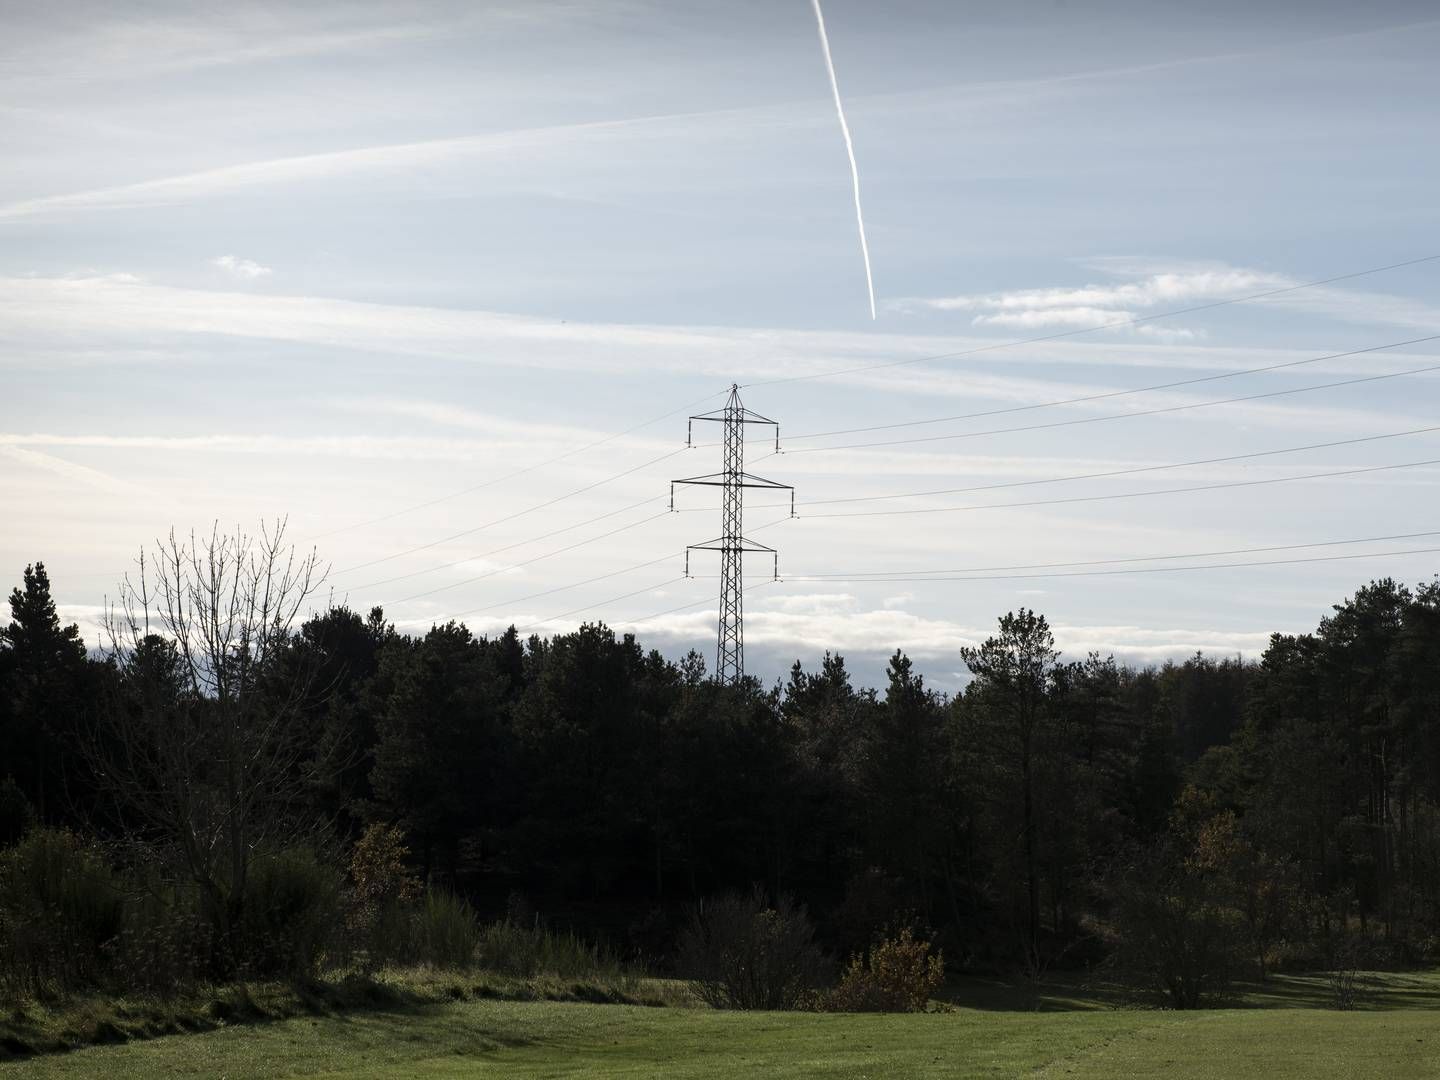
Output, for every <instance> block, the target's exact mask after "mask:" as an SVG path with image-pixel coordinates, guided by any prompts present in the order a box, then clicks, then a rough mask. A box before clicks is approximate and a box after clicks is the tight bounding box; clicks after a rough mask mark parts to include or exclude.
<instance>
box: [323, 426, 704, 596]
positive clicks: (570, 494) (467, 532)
mask: <svg viewBox="0 0 1440 1080" xmlns="http://www.w3.org/2000/svg"><path fill="white" fill-rule="evenodd" d="M684 452H685V447H683V446H682V447H680V448H679V449H678V450H671V451H670V452H669V453H666V454H661V455H660V456H659V457H656V458H651V459H650V460H649V461H643V462H641V463H640V464H639V465H635V466H632V467H631V468H629V469H626V470H624V471H623V472H618V473H615V474H614V475H613V476H607V477H605V478H604V479H602V480H596V481H595V482H594V483H591V484H586V485H585V486H584V487H579V488H576V489H575V490H574V491H567V492H566V493H565V494H564V495H557V496H555V497H554V498H553V499H546V500H545V501H544V502H540V503H536V504H535V505H534V506H528V507H526V508H525V509H524V510H517V511H516V512H515V513H513V514H506V515H505V516H504V517H501V518H496V519H495V520H494V521H487V522H486V523H485V524H484V525H477V526H475V527H474V528H473V529H462V530H461V531H460V532H457V533H451V534H450V535H449V536H442V537H441V538H440V539H438V540H431V541H430V542H429V543H425V544H418V545H416V546H415V547H412V548H407V549H406V550H404V551H397V552H394V553H393V554H390V555H383V556H381V557H380V558H378V559H371V560H370V561H369V562H363V563H356V564H355V565H354V566H347V567H346V568H345V569H343V570H337V571H336V573H337V574H348V573H351V572H352V571H355V570H363V569H364V568H365V567H367V566H376V565H378V564H379V563H385V562H390V561H391V560H393V559H401V558H404V557H405V556H406V555H414V554H416V553H417V552H420V551H428V550H429V549H430V548H433V547H439V546H440V545H441V544H446V543H449V542H450V541H452V540H459V539H460V538H462V537H465V536H473V535H475V534H476V533H478V532H484V531H485V530H486V529H491V528H494V527H495V526H496V525H503V524H504V523H505V522H507V521H514V520H515V519H516V518H520V517H524V516H525V515H527V514H533V513H535V511H537V510H544V509H545V508H546V507H550V506H554V505H555V504H556V503H561V502H564V501H565V500H566V499H573V498H574V497H575V496H576V495H583V494H585V493H586V492H587V491H594V490H595V489H596V488H598V487H603V486H604V485H606V484H610V483H614V482H615V481H616V480H620V479H622V478H624V477H626V476H630V475H631V474H633V473H637V472H639V471H640V470H641V469H648V468H649V467H650V466H652V465H658V464H659V463H660V462H662V461H668V460H669V459H670V458H672V457H675V456H676V455H677V454H683V453H684Z"/></svg>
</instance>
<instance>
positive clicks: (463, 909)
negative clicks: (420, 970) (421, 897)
mask: <svg viewBox="0 0 1440 1080" xmlns="http://www.w3.org/2000/svg"><path fill="white" fill-rule="evenodd" d="M414 942H415V951H416V959H418V960H419V961H420V962H421V963H426V964H431V965H433V966H435V967H439V968H455V969H464V968H468V967H471V966H472V965H473V964H474V963H475V948H476V946H477V945H478V944H479V942H480V928H479V926H478V925H477V923H476V921H475V912H474V911H473V910H472V909H471V907H470V905H469V904H467V903H466V902H465V901H464V900H462V899H460V898H459V897H458V896H455V895H454V894H453V893H448V892H440V891H437V890H431V891H430V892H427V893H426V894H425V901H424V903H423V904H421V905H420V909H419V910H418V911H417V912H416V913H415V918H414Z"/></svg>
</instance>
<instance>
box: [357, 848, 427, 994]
mask: <svg viewBox="0 0 1440 1080" xmlns="http://www.w3.org/2000/svg"><path fill="white" fill-rule="evenodd" d="M409 857H410V849H409V848H407V847H406V846H405V834H404V832H403V831H402V830H401V829H400V828H399V827H398V826H396V825H382V824H379V823H376V824H373V825H367V826H366V827H365V831H364V832H363V833H362V834H361V836H360V839H359V840H357V841H356V842H355V847H354V849H353V850H352V851H351V853H350V867H349V869H350V889H351V894H350V905H349V910H348V911H347V912H346V923H347V925H348V927H349V929H350V932H351V934H352V936H353V939H354V943H355V945H356V946H357V947H358V949H359V950H360V957H359V959H360V962H361V966H362V967H364V968H367V969H374V968H376V967H378V966H379V965H380V964H382V963H384V962H385V961H406V960H411V959H413V958H414V952H415V945H414V941H413V940H412V937H413V935H412V931H413V929H414V927H413V926H412V922H413V918H412V912H411V911H410V908H409V905H410V902H411V901H412V900H414V898H415V897H416V896H417V895H419V893H420V882H419V881H418V880H417V879H416V877H415V875H414V874H413V873H412V872H411V871H410V867H409V864H408V859H409Z"/></svg>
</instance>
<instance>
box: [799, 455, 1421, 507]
mask: <svg viewBox="0 0 1440 1080" xmlns="http://www.w3.org/2000/svg"><path fill="white" fill-rule="evenodd" d="M1422 465H1440V458H1430V459H1428V460H1425V461H1406V462H1402V463H1400V464H1398V465H1370V466H1366V467H1365V468H1361V469H1337V470H1334V471H1332V472H1321V473H1304V474H1302V475H1300V476H1273V477H1268V478H1266V479H1264V480H1231V481H1227V482H1225V483H1221V484H1197V485H1195V486H1193V487H1178V488H1159V489H1157V490H1155V491H1123V492H1117V493H1115V494H1111V495H1077V496H1073V497H1071V498H1065V499H1032V500H1028V501H1026V502H1008V503H978V504H974V505H970V506H930V507H920V508H917V509H911V510H860V511H857V512H856V513H853V514H811V515H810V516H809V517H808V518H806V519H803V520H809V521H815V520H817V519H820V518H856V517H888V516H894V515H897V514H951V513H957V512H961V511H968V510H1005V509H1010V508H1014V507H1021V506H1060V505H1064V504H1066V503H1085V502H1107V501H1110V500H1113V499H1144V498H1149V497H1151V496H1153V495H1181V494H1186V493H1189V492H1196V491H1220V490H1222V489H1226V488H1242V487H1261V486H1263V485H1266V484H1287V483H1290V482H1291V481H1292V480H1327V479H1331V478H1333V477H1337V476H1358V475H1360V474H1362V473H1376V472H1389V471H1393V470H1396V469H1414V468H1418V467H1420V466H1422Z"/></svg>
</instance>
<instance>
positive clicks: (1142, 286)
mask: <svg viewBox="0 0 1440 1080" xmlns="http://www.w3.org/2000/svg"><path fill="white" fill-rule="evenodd" d="M1293 284H1295V283H1294V282H1293V281H1292V280H1291V279H1289V278H1286V277H1283V276H1281V275H1279V274H1270V273H1264V272H1261V271H1256V270H1244V269H1231V268H1224V269H1204V270H1184V271H1170V272H1162V273H1152V274H1148V275H1146V276H1145V277H1143V278H1142V279H1141V280H1139V281H1130V282H1120V283H1117V284H1109V285H1103V284H1101V285H1083V286H1080V287H1078V288H1073V287H1071V288H1066V287H1060V288H1054V287H1052V288H1039V289H1014V290H1009V291H1004V292H994V293H978V294H969V295H960V296H940V297H928V298H927V297H912V298H908V299H904V300H900V301H897V302H896V304H895V305H894V306H895V307H896V308H897V309H898V310H901V311H916V310H928V311H943V312H951V311H959V312H970V313H972V315H971V320H970V321H971V325H973V326H988V327H1007V328H1011V329H1017V330H1049V329H1062V328H1071V327H1075V328H1080V327H1097V326H1105V325H1107V324H1110V323H1118V324H1124V323H1126V322H1129V321H1132V320H1135V319H1138V318H1141V317H1142V316H1143V315H1145V314H1149V313H1153V312H1154V311H1156V310H1157V309H1161V308H1165V307H1176V306H1184V305H1186V304H1196V303H1204V302H1207V301H1213V300H1228V299H1233V298H1234V297H1237V296H1241V295H1244V294H1246V293H1251V292H1255V291H1257V290H1264V289H1280V288H1285V287H1286V286H1289V285H1293ZM1135 329H1136V331H1137V332H1139V333H1141V334H1144V335H1145V336H1147V337H1153V338H1156V339H1158V340H1162V341H1191V340H1193V339H1194V338H1195V337H1196V336H1197V332H1196V331H1194V330H1190V329H1187V328H1184V327H1172V326H1165V327H1160V326H1139V327H1136V328H1135Z"/></svg>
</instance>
